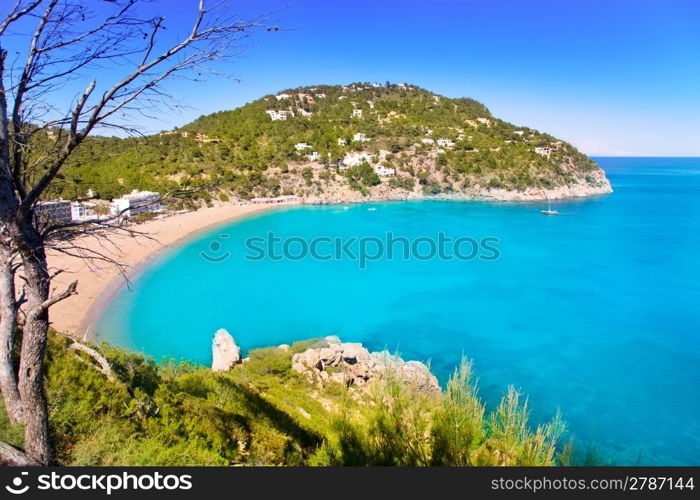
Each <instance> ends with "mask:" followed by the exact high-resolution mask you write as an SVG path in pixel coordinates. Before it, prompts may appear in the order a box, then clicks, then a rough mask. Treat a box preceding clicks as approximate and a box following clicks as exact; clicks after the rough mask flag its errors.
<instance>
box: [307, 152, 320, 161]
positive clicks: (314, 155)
mask: <svg viewBox="0 0 700 500" xmlns="http://www.w3.org/2000/svg"><path fill="white" fill-rule="evenodd" d="M306 157H307V158H308V159H309V161H318V153H317V152H316V151H312V152H311V153H309V154H307V155H306Z"/></svg>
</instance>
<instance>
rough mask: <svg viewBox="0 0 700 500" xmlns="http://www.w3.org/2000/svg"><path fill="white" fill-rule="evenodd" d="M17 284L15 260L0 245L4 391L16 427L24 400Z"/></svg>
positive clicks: (1, 386) (0, 344)
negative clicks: (17, 346)
mask: <svg viewBox="0 0 700 500" xmlns="http://www.w3.org/2000/svg"><path fill="white" fill-rule="evenodd" d="M15 302H16V296H15V283H14V272H13V269H12V261H11V257H10V255H9V252H8V250H7V248H6V247H5V246H2V245H0V390H1V391H2V395H3V399H4V402H5V409H6V410H7V415H8V416H9V418H10V422H11V423H12V424H15V423H18V422H22V420H23V419H22V413H23V412H22V401H21V399H20V396H19V388H18V386H17V374H16V373H15V356H14V352H13V346H14V338H15V331H16V328H17V323H16V318H15V314H16V309H15Z"/></svg>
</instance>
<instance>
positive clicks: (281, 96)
mask: <svg viewBox="0 0 700 500" xmlns="http://www.w3.org/2000/svg"><path fill="white" fill-rule="evenodd" d="M290 97H292V96H290V95H289V94H277V95H276V96H275V98H276V99H277V100H278V101H281V100H282V99H289V98H290Z"/></svg>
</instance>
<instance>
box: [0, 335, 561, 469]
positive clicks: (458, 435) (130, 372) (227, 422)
mask: <svg viewBox="0 0 700 500" xmlns="http://www.w3.org/2000/svg"><path fill="white" fill-rule="evenodd" d="M71 342H72V341H71V340H68V339H67V338H65V337H63V336H59V335H56V334H52V335H51V336H50V341H49V348H48V358H47V368H48V370H47V377H46V391H47V396H48V401H49V408H50V422H51V431H52V435H53V441H54V445H55V448H56V455H57V461H58V463H59V464H62V465H237V464H241V465H554V464H567V463H569V461H570V457H571V447H570V446H568V445H567V446H562V445H561V443H560V437H561V434H562V432H563V430H564V426H563V424H562V422H561V420H560V419H559V417H558V416H557V417H556V418H555V419H554V420H553V421H552V422H551V423H549V424H547V425H544V426H539V427H537V428H536V429H531V428H530V426H529V424H528V409H527V403H526V402H524V401H522V400H521V399H520V396H519V395H518V393H517V392H516V391H515V390H514V389H512V388H511V389H509V390H508V392H507V393H506V395H505V396H504V397H503V399H502V401H501V402H500V404H499V405H498V406H497V407H496V408H493V409H491V410H490V411H489V410H487V409H486V408H485V407H484V405H483V403H482V402H481V401H480V399H479V397H478V393H477V388H476V386H475V384H474V382H473V380H472V377H471V369H470V364H469V363H468V362H466V361H465V362H464V363H463V364H462V366H461V368H460V369H459V370H457V371H456V372H455V374H454V376H453V377H452V378H451V379H450V381H449V383H448V384H447V388H446V390H445V391H444V392H443V393H440V394H426V393H424V392H420V391H417V390H415V389H414V388H412V387H411V386H407V385H405V384H402V383H400V382H399V381H398V380H396V379H392V378H391V377H388V378H387V379H385V380H384V381H382V382H381V383H379V382H377V383H376V384H374V385H372V386H371V388H370V389H371V390H369V391H368V392H367V394H366V395H365V396H364V397H363V398H360V399H357V398H352V397H349V396H348V391H347V389H346V388H345V386H343V385H341V384H337V383H330V384H328V385H327V386H326V387H323V388H319V387H318V386H315V385H312V384H309V382H308V380H306V378H305V377H303V376H301V375H300V374H297V373H295V372H294V371H293V370H292V369H291V364H292V363H291V360H292V356H293V354H294V353H299V352H302V351H304V350H305V349H307V348H309V347H310V346H318V345H321V346H323V341H314V340H312V341H306V342H300V343H297V344H294V345H292V346H291V347H290V348H289V349H288V350H283V349H280V348H266V349H258V350H255V351H252V352H251V353H250V360H249V361H248V362H246V363H244V364H242V365H238V366H235V367H234V368H233V369H231V370H230V371H227V372H221V373H214V372H212V371H211V370H209V369H208V368H204V367H201V366H194V365H191V364H186V363H163V364H156V363H154V362H153V361H150V360H147V359H145V358H144V357H142V356H140V355H137V354H133V353H129V352H126V351H123V350H119V349H115V348H112V347H109V346H106V345H105V346H102V348H101V350H102V352H103V353H104V354H105V355H106V357H107V358H108V360H109V362H110V364H111V366H112V370H113V372H114V374H115V375H116V379H115V380H110V379H109V378H108V377H107V376H105V375H104V374H103V373H101V372H100V371H98V370H97V367H96V366H95V365H94V364H93V361H92V360H91V358H89V357H85V355H84V354H83V353H81V352H77V351H75V350H69V349H68V346H69V345H70V343H71ZM21 436H22V434H21V432H20V431H19V429H17V428H11V427H9V426H8V423H7V419H6V416H5V414H4V410H3V409H2V406H1V405H0V440H3V441H6V442H9V443H11V444H14V445H16V446H21V444H22V443H21V439H22V438H21Z"/></svg>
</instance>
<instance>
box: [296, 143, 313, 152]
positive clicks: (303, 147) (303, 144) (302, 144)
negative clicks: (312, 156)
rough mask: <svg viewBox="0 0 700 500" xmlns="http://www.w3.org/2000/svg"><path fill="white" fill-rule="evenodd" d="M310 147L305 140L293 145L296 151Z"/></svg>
mask: <svg viewBox="0 0 700 500" xmlns="http://www.w3.org/2000/svg"><path fill="white" fill-rule="evenodd" d="M310 147H311V145H309V144H306V143H305V142H298V143H296V144H295V145H294V148H295V149H296V150H297V151H304V150H305V149H309V148H310Z"/></svg>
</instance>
